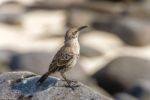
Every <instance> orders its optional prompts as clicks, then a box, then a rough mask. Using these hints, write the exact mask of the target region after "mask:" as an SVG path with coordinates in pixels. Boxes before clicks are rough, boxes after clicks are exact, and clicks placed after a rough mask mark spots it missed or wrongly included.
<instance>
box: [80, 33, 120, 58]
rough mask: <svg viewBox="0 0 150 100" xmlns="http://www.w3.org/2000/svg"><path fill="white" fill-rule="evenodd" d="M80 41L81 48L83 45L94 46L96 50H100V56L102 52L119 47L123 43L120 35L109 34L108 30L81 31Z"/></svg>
mask: <svg viewBox="0 0 150 100" xmlns="http://www.w3.org/2000/svg"><path fill="white" fill-rule="evenodd" d="M79 41H80V44H81V50H82V45H83V46H86V47H89V48H92V49H94V50H95V51H98V52H99V54H98V55H99V56H100V55H101V54H104V53H106V52H109V51H110V50H112V49H117V48H119V47H120V46H121V45H123V43H122V41H121V40H120V39H119V38H118V37H116V36H115V35H113V34H109V33H107V32H102V31H91V32H87V33H85V34H84V33H83V34H82V33H81V36H80V37H79ZM83 49H84V48H83ZM85 53H86V52H85ZM87 53H88V52H87ZM93 53H94V52H93ZM87 55H89V54H87Z"/></svg>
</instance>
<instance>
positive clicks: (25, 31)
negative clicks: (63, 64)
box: [0, 0, 150, 100]
mask: <svg viewBox="0 0 150 100" xmlns="http://www.w3.org/2000/svg"><path fill="white" fill-rule="evenodd" d="M149 11H150V1H149V0H1V1H0V73H4V72H7V71H18V70H27V71H32V72H34V73H37V74H43V73H44V72H46V71H47V69H48V65H49V63H50V62H51V60H52V58H53V56H54V55H55V53H56V52H57V50H58V49H59V48H60V47H61V46H62V45H63V36H64V34H65V32H66V30H67V29H68V28H70V27H77V26H82V25H88V26H89V27H90V28H89V29H87V30H85V31H83V32H82V33H81V34H80V38H79V41H80V45H81V57H80V60H79V62H78V64H77V65H76V67H75V68H74V69H73V70H71V71H70V72H68V75H67V76H68V77H69V78H70V79H74V80H78V81H81V82H83V83H84V84H86V85H88V86H90V87H91V88H94V89H95V90H96V91H98V92H101V93H103V94H104V95H108V96H110V97H113V98H115V99H116V100H139V99H140V100H150V52H149V51H150V12H149ZM54 76H58V77H60V76H59V74H56V75H54Z"/></svg>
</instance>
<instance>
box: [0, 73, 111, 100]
mask: <svg viewBox="0 0 150 100" xmlns="http://www.w3.org/2000/svg"><path fill="white" fill-rule="evenodd" d="M38 79H39V76H37V75H35V74H34V73H31V72H9V73H5V74H2V75H0V83H1V84H0V98H1V99H15V100H22V99H23V100H24V99H25V100H26V99H27V100H49V99H51V100H59V99H61V100H112V99H111V98H108V97H106V96H103V95H101V94H98V93H96V92H95V91H93V90H92V89H90V88H88V87H87V86H85V85H83V84H82V83H79V82H77V83H76V85H75V83H74V85H75V86H77V85H78V87H74V90H72V89H71V88H70V87H66V86H65V82H64V81H62V80H60V79H58V78H55V77H49V78H48V79H47V80H46V81H45V82H44V83H43V84H42V85H40V86H38V85H37V84H36V82H37V80H38Z"/></svg>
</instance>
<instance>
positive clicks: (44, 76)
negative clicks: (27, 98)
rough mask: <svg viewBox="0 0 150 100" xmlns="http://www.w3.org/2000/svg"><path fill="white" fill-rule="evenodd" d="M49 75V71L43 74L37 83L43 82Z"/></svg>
mask: <svg viewBox="0 0 150 100" xmlns="http://www.w3.org/2000/svg"><path fill="white" fill-rule="evenodd" d="M48 76H49V73H48V72H47V73H45V74H44V75H42V77H41V78H40V79H39V80H38V81H37V84H39V85H40V84H42V83H43V82H44V81H45V80H46V79H47V77H48Z"/></svg>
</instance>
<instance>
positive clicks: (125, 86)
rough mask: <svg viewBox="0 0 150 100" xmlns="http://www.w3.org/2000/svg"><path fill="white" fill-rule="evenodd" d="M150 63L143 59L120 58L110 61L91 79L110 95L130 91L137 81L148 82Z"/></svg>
mask: <svg viewBox="0 0 150 100" xmlns="http://www.w3.org/2000/svg"><path fill="white" fill-rule="evenodd" d="M149 71H150V61H149V60H147V59H144V58H140V57H139V58H138V57H132V56H122V57H118V58H116V59H114V60H112V61H111V62H110V63H108V64H107V65H106V66H105V67H104V68H103V69H101V70H99V71H97V72H96V73H95V74H94V75H93V77H94V78H95V79H96V80H97V81H98V84H99V85H100V86H101V87H103V88H104V89H105V90H107V92H109V93H110V94H116V93H118V92H123V91H127V90H129V89H131V88H132V87H133V86H134V84H136V83H137V82H138V81H139V80H150V74H149Z"/></svg>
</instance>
